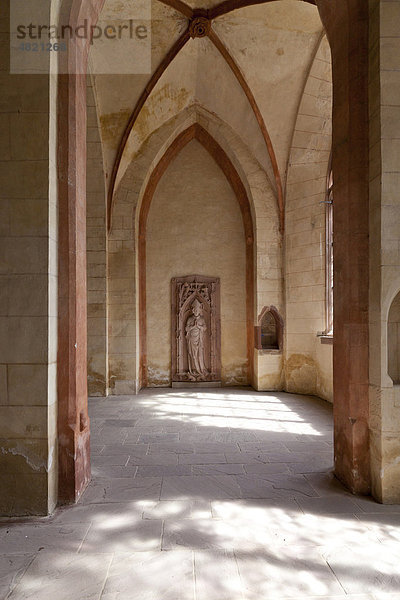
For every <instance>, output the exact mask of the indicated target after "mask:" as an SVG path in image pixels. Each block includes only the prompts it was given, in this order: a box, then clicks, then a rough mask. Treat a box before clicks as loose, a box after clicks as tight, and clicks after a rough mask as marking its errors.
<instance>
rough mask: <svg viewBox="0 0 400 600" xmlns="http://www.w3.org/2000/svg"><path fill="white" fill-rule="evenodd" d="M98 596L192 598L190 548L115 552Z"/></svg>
mask: <svg viewBox="0 0 400 600" xmlns="http://www.w3.org/2000/svg"><path fill="white" fill-rule="evenodd" d="M149 582H151V585H149ZM101 600H194V581H193V554H192V552H191V551H185V550H179V551H175V552H144V553H142V552H140V553H133V554H130V555H126V554H124V555H116V556H115V557H114V559H113V562H112V565H111V568H110V571H109V576H108V578H107V582H106V585H105V588H104V591H103V594H102V596H101Z"/></svg>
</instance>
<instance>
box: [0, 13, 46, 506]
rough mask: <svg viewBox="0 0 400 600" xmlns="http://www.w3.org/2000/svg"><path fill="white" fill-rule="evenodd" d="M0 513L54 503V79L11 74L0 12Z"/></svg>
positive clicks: (6, 29) (6, 17)
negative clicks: (0, 90) (0, 92)
mask: <svg viewBox="0 0 400 600" xmlns="http://www.w3.org/2000/svg"><path fill="white" fill-rule="evenodd" d="M0 33H1V39H2V44H1V47H0V85H1V89H2V94H1V98H0V515H1V514H8V515H26V514H46V513H47V512H49V511H51V510H52V509H53V508H54V505H55V503H56V500H57V497H56V494H57V431H56V421H57V403H56V402H57V392H56V386H57V372H56V371H57V369H56V361H57V191H56V185H55V180H56V178H55V176H54V174H53V175H52V169H54V167H55V115H54V114H50V113H51V110H52V109H53V108H54V100H55V98H56V87H55V82H54V80H53V81H50V79H49V77H48V76H46V75H29V76H26V75H10V74H9V52H8V44H9V2H3V3H2V6H1V14H0Z"/></svg>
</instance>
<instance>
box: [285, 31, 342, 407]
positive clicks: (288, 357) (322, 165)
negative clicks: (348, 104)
mask: <svg viewBox="0 0 400 600" xmlns="http://www.w3.org/2000/svg"><path fill="white" fill-rule="evenodd" d="M331 144H332V71H331V58H330V48H329V44H328V41H327V39H326V37H325V36H324V37H323V38H322V40H321V43H320V46H319V49H318V51H317V53H316V56H315V58H314V61H313V63H312V66H311V70H310V74H309V77H308V80H307V83H306V86H305V89H304V94H303V98H302V100H301V103H300V107H299V113H298V117H297V122H296V126H295V130H294V135H293V143H292V150H291V154H290V158H289V165H288V176H287V189H286V211H285V217H286V218H285V289H286V328H285V366H284V375H285V389H287V391H289V392H295V393H303V394H315V395H317V396H321V397H322V398H325V399H327V400H330V401H332V400H333V381H332V345H329V344H322V343H321V339H320V338H319V337H318V336H317V334H318V333H322V332H324V331H325V328H326V316H325V310H326V291H325V290H326V288H325V239H326V238H325V211H326V209H325V204H324V201H325V200H326V185H327V183H326V182H327V174H328V166H329V158H330V151H331Z"/></svg>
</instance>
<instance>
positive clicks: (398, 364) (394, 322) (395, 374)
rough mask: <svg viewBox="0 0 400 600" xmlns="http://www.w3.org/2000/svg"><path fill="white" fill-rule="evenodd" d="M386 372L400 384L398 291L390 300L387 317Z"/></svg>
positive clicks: (399, 303) (399, 309)
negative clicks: (391, 300)
mask: <svg viewBox="0 0 400 600" xmlns="http://www.w3.org/2000/svg"><path fill="white" fill-rule="evenodd" d="M388 373H389V377H391V379H392V380H393V383H395V384H397V385H398V384H400V292H399V293H398V294H397V296H396V297H395V299H394V300H393V302H392V305H391V307H390V310H389V317H388Z"/></svg>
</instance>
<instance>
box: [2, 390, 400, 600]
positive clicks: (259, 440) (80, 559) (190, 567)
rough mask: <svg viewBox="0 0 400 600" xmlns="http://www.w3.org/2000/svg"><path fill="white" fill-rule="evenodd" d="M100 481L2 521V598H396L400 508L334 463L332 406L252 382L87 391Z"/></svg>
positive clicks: (95, 471) (399, 569)
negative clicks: (338, 474)
mask: <svg viewBox="0 0 400 600" xmlns="http://www.w3.org/2000/svg"><path fill="white" fill-rule="evenodd" d="M90 413H91V423H92V432H93V433H92V456H93V481H92V483H91V484H90V486H89V488H88V489H87V491H86V492H85V494H84V496H83V498H82V500H81V502H80V503H79V504H78V505H77V506H74V507H72V508H68V509H62V510H59V511H57V512H56V514H55V515H54V516H52V517H50V518H47V519H41V520H40V519H36V520H33V521H28V522H17V523H3V524H2V526H1V530H0V553H1V556H0V599H1V600H3V599H5V598H7V599H10V600H27V599H30V600H48V599H51V600H99V599H100V598H101V600H267V599H268V600H269V599H271V600H282V599H284V598H314V597H317V598H330V599H332V600H333V599H340V598H345V597H346V598H349V599H353V600H356V599H357V600H367V599H370V600H371V599H379V600H380V599H383V598H392V599H394V598H396V599H400V506H397V507H394V506H386V507H385V506H381V505H379V504H376V503H374V502H373V501H372V500H370V499H367V498H357V497H354V496H351V495H350V494H348V493H347V492H346V491H345V490H344V489H343V488H342V487H341V485H340V484H339V483H338V482H337V481H336V480H335V479H334V478H333V477H332V475H331V471H332V463H333V456H332V411H331V407H330V406H329V405H328V404H327V403H325V402H323V401H321V400H318V399H316V398H309V397H304V396H294V395H290V394H266V393H262V394H261V393H259V394H257V393H255V392H253V391H250V390H245V389H229V390H228V389H219V390H200V391H196V392H192V391H185V390H164V389H162V390H157V391H155V390H147V391H145V392H143V393H141V394H140V395H139V396H136V397H131V398H127V397H124V398H111V399H93V400H91V401H90Z"/></svg>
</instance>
